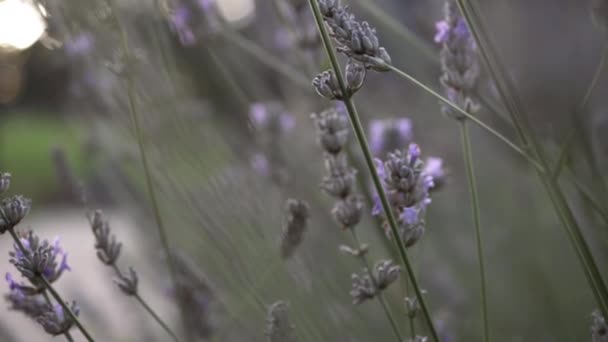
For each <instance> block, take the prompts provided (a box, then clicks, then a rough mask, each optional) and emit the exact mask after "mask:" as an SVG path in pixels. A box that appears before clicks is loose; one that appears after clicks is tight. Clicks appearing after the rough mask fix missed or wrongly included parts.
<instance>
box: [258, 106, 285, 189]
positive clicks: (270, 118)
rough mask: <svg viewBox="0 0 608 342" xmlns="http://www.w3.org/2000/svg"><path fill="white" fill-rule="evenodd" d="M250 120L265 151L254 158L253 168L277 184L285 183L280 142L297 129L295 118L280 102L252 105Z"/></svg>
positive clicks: (260, 145)
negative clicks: (285, 135)
mask: <svg viewBox="0 0 608 342" xmlns="http://www.w3.org/2000/svg"><path fill="white" fill-rule="evenodd" d="M249 118H250V120H251V123H252V125H253V127H254V128H255V131H256V135H255V136H256V140H257V144H258V146H259V147H260V149H261V150H262V151H263V152H260V153H256V154H255V155H254V156H253V157H252V159H251V161H250V162H251V166H252V167H253V169H254V170H255V171H256V172H257V173H258V174H260V175H262V176H267V177H270V178H271V179H273V180H274V181H275V182H276V183H277V184H283V183H285V182H286V181H287V174H286V170H285V161H284V160H283V156H282V153H281V149H280V144H279V143H278V140H279V139H280V137H281V136H283V135H284V134H286V133H289V132H291V131H292V130H293V129H294V128H295V125H296V120H295V117H294V116H293V115H292V114H290V113H288V112H287V111H285V110H284V108H283V106H282V105H281V104H279V103H278V102H264V103H262V102H258V103H254V104H252V105H251V107H250V109H249Z"/></svg>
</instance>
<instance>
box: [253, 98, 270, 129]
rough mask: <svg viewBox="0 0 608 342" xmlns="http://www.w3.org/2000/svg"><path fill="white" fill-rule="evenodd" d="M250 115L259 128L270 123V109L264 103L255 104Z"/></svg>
mask: <svg viewBox="0 0 608 342" xmlns="http://www.w3.org/2000/svg"><path fill="white" fill-rule="evenodd" d="M249 115H250V116H251V119H252V120H253V123H254V124H255V125H257V126H264V125H265V124H266V122H267V121H268V109H267V108H266V105H264V104H263V103H254V104H252V105H251V107H250V108H249Z"/></svg>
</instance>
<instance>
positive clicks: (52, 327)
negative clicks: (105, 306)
mask: <svg viewBox="0 0 608 342" xmlns="http://www.w3.org/2000/svg"><path fill="white" fill-rule="evenodd" d="M10 180H11V176H10V174H8V173H2V174H0V193H4V192H6V191H7V190H8V188H9V187H10ZM30 207H31V201H30V200H29V199H26V198H24V197H23V196H20V195H18V196H12V197H8V198H5V199H3V200H2V204H1V205H0V233H5V232H7V231H10V232H11V235H13V237H14V238H15V243H14V244H13V250H12V251H10V252H9V253H8V254H9V257H10V259H9V261H10V263H11V264H13V265H14V266H15V268H16V269H17V270H18V271H19V273H21V275H22V276H23V277H24V278H25V279H27V280H28V283H27V284H26V283H24V282H18V281H17V280H15V279H14V278H13V276H12V275H11V274H10V273H6V275H5V279H6V281H7V283H8V287H9V293H8V294H6V295H5V296H4V298H5V300H6V301H7V302H8V303H9V304H10V308H11V310H14V311H19V312H21V313H23V314H24V315H26V316H27V317H29V318H31V319H33V320H35V321H36V322H38V323H39V324H40V325H41V326H42V328H43V329H44V330H45V331H46V332H47V333H48V334H50V335H53V336H56V335H61V334H65V333H67V332H68V331H69V330H70V328H71V327H72V326H73V325H74V321H73V319H72V318H71V316H70V315H66V314H65V313H64V309H63V307H62V306H61V305H59V304H57V305H52V303H51V302H50V300H48V299H47V300H45V299H44V298H43V296H42V295H43V293H45V291H46V290H47V284H53V283H54V282H56V281H57V280H58V279H59V278H60V277H61V275H62V274H63V272H65V271H69V270H70V266H69V265H68V263H67V256H68V255H67V253H66V252H65V251H64V250H63V249H62V248H61V246H60V244H59V238H56V239H55V240H54V242H53V243H50V242H49V241H48V240H42V241H41V240H40V238H39V237H38V236H37V235H36V234H34V233H33V232H32V231H28V232H27V233H21V232H17V231H15V227H16V226H17V224H19V222H21V220H22V219H23V218H24V217H25V216H26V215H27V214H28V213H29V210H30ZM71 311H72V313H73V314H74V315H76V316H77V315H78V313H79V311H80V309H79V308H78V306H77V305H76V303H75V302H72V305H71Z"/></svg>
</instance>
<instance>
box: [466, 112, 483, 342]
mask: <svg viewBox="0 0 608 342" xmlns="http://www.w3.org/2000/svg"><path fill="white" fill-rule="evenodd" d="M460 132H461V135H462V153H463V154H464V161H465V165H466V170H467V178H468V180H469V191H470V193H471V208H472V216H473V223H474V225H475V241H476V246H477V260H478V262H479V277H480V281H481V284H480V285H481V293H480V295H481V314H482V317H483V337H484V338H483V340H484V341H486V342H488V341H490V326H489V322H488V299H487V293H486V272H485V267H484V254H483V247H482V246H483V244H482V238H481V219H480V216H481V215H480V210H479V197H478V194H477V184H476V179H475V170H474V164H473V152H472V150H471V138H470V134H469V126H468V125H467V122H466V120H461V121H460Z"/></svg>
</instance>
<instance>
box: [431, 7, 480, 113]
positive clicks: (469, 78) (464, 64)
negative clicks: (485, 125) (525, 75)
mask: <svg viewBox="0 0 608 342" xmlns="http://www.w3.org/2000/svg"><path fill="white" fill-rule="evenodd" d="M436 28H437V34H436V35H435V42H436V43H438V44H441V45H442V50H441V56H440V59H441V70H442V75H441V79H440V81H441V84H442V85H443V86H444V88H445V91H446V96H447V98H448V99H449V100H450V101H452V102H453V103H455V104H456V105H458V107H460V108H462V109H464V110H465V111H466V112H468V113H475V112H476V111H478V110H479V104H478V102H477V101H476V100H475V99H474V98H473V93H474V90H475V85H476V83H477V79H478V78H479V62H478V60H477V51H476V50H477V49H476V46H475V41H474V39H473V38H472V37H471V33H470V32H469V29H468V27H467V23H466V21H465V20H464V18H462V16H461V15H460V14H459V12H458V8H457V6H456V4H455V3H454V2H453V0H448V1H447V2H446V3H445V7H444V19H443V20H441V21H439V22H437V24H436ZM443 112H444V113H445V114H446V115H448V116H449V117H452V118H455V119H457V120H464V119H465V118H466V116H464V115H463V114H462V113H459V112H457V111H455V110H454V109H453V108H452V107H450V106H448V105H443Z"/></svg>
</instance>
